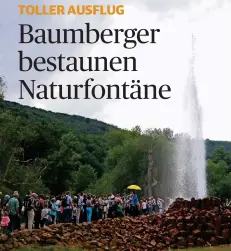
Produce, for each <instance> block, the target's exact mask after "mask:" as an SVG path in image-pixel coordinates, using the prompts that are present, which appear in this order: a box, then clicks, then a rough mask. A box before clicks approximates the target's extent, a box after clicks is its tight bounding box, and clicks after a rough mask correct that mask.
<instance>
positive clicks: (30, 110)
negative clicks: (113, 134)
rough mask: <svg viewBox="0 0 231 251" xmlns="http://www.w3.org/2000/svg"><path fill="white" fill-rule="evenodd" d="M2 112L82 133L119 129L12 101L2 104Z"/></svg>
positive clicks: (96, 121) (98, 132) (0, 104)
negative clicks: (72, 128)
mask: <svg viewBox="0 0 231 251" xmlns="http://www.w3.org/2000/svg"><path fill="white" fill-rule="evenodd" d="M2 111H10V112H11V113H13V114H14V115H17V116H21V117H24V118H26V119H29V120H34V121H36V120H45V121H46V122H48V123H49V122H51V121H53V122H54V121H62V122H64V123H66V124H68V125H71V126H74V127H76V128H77V129H78V131H79V132H81V133H88V134H104V133H105V132H107V131H109V130H111V129H117V127H116V126H113V125H109V124H106V123H104V122H101V121H98V120H96V119H89V118H85V117H82V116H78V115H68V114H64V113H55V112H51V111H46V110H43V109H38V108H34V107H30V106H24V105H20V104H18V103H16V102H10V101H3V102H0V112H2Z"/></svg>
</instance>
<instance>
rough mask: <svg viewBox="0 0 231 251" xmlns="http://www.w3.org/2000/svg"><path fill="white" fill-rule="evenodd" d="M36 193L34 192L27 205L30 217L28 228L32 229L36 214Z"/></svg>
mask: <svg viewBox="0 0 231 251" xmlns="http://www.w3.org/2000/svg"><path fill="white" fill-rule="evenodd" d="M37 197H38V196H37V194H36V193H32V194H31V196H30V198H29V199H28V207H27V217H28V229H29V230H32V228H33V223H34V216H35V200H36V198H37Z"/></svg>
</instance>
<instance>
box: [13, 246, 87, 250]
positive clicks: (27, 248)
mask: <svg viewBox="0 0 231 251" xmlns="http://www.w3.org/2000/svg"><path fill="white" fill-rule="evenodd" d="M12 251H86V249H81V248H77V247H75V248H71V247H55V246H52V247H23V248H17V249H13V250H12Z"/></svg>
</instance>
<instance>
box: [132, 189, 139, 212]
mask: <svg viewBox="0 0 231 251" xmlns="http://www.w3.org/2000/svg"><path fill="white" fill-rule="evenodd" d="M138 203H139V200H138V196H137V194H136V191H135V190H134V191H133V193H132V196H131V207H132V208H131V212H132V216H137V215H138V214H139V211H138Z"/></svg>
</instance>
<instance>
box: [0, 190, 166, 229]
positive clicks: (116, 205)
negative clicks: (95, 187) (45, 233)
mask: <svg viewBox="0 0 231 251" xmlns="http://www.w3.org/2000/svg"><path fill="white" fill-rule="evenodd" d="M2 198H3V199H2V205H1V207H2V210H1V215H2V223H1V225H2V227H3V226H5V228H7V229H9V231H10V232H11V231H15V230H17V229H20V226H21V223H22V222H20V216H22V215H23V214H24V213H25V212H27V214H26V215H27V222H26V228H27V229H29V230H32V229H33V228H36V229H39V228H41V227H44V226H48V225H50V224H56V223H57V222H73V223H75V224H76V223H81V222H92V221H97V220H99V219H106V218H115V217H123V216H124V215H129V216H137V215H138V214H140V213H141V214H151V213H153V212H155V211H156V208H155V205H156V204H157V205H158V208H159V211H160V213H162V212H163V209H164V201H163V200H162V199H161V198H157V199H156V200H155V199H154V198H153V197H150V198H149V199H146V198H143V199H142V201H141V203H139V199H138V196H137V194H136V192H135V191H133V192H132V194H131V195H130V196H127V195H124V196H123V197H121V195H120V194H119V193H117V194H116V196H114V194H113V193H110V194H109V196H108V197H107V196H106V195H102V196H94V195H91V194H88V195H87V194H83V193H81V194H77V195H76V196H74V197H73V198H74V200H73V201H72V198H71V195H70V193H69V192H67V193H66V194H65V195H64V196H61V195H60V196H57V200H56V198H55V197H52V196H49V195H45V196H43V195H40V196H39V197H38V196H37V194H36V193H34V192H33V193H32V191H28V194H27V195H26V197H25V199H24V202H23V203H21V204H20V202H19V194H18V192H17V191H15V192H14V193H13V196H12V198H10V196H9V195H5V196H3V195H2ZM74 201H75V202H74ZM5 212H7V213H8V214H9V221H8V220H7V216H8V215H7V213H5ZM58 213H59V216H58ZM5 216H6V217H5ZM4 217H5V218H4ZM7 222H8V223H7ZM7 224H8V225H7Z"/></svg>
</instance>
